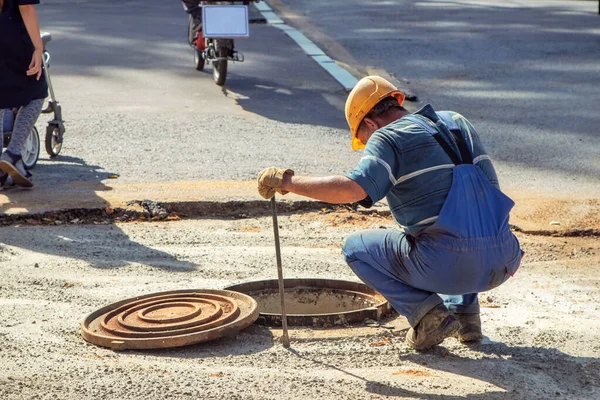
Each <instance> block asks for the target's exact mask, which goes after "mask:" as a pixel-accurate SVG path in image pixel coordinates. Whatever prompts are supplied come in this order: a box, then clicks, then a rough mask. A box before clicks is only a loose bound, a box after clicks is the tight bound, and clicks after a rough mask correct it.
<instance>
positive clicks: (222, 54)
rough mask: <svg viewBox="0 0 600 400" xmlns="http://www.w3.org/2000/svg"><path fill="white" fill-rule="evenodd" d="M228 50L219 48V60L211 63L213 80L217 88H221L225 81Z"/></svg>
mask: <svg viewBox="0 0 600 400" xmlns="http://www.w3.org/2000/svg"><path fill="white" fill-rule="evenodd" d="M228 55H229V50H228V49H227V48H226V47H221V48H219V49H218V50H217V57H219V58H221V60H217V61H213V80H214V81H215V83H216V84H217V85H219V86H223V85H224V84H225V81H226V80H227V56H228Z"/></svg>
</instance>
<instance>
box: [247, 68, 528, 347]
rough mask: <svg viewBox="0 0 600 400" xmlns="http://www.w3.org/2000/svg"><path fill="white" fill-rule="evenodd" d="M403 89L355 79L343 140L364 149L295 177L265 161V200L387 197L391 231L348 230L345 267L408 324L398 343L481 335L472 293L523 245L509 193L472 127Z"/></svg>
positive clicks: (429, 343) (261, 186)
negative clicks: (339, 166) (330, 168)
mask: <svg viewBox="0 0 600 400" xmlns="http://www.w3.org/2000/svg"><path fill="white" fill-rule="evenodd" d="M403 101H404V94H403V93H402V92H401V91H399V90H397V88H396V87H394V85H392V84H391V83H390V82H388V81H386V80H385V79H383V78H381V77H378V76H369V77H366V78H363V79H361V80H360V81H359V82H358V84H357V85H356V87H355V88H354V89H353V90H352V92H351V93H350V95H349V97H348V100H347V102H346V119H347V121H348V124H349V125H350V131H351V133H352V148H353V149H354V150H360V149H363V148H364V149H365V151H364V156H363V157H362V159H361V160H360V161H359V163H358V165H357V166H356V168H355V169H354V171H352V172H351V173H349V174H348V175H346V176H328V177H307V176H297V175H295V174H294V171H292V170H289V169H279V168H267V169H265V170H263V171H262V172H261V173H260V174H259V176H258V191H259V193H260V194H261V195H262V196H263V197H264V198H266V199H269V198H271V197H273V195H274V194H275V192H278V193H280V194H286V193H288V192H292V193H296V194H299V195H302V196H307V197H310V198H313V199H317V200H321V201H325V202H329V203H335V204H342V203H353V202H358V203H359V204H360V205H362V206H364V207H367V208H368V207H371V206H372V205H373V204H374V203H376V202H378V201H379V200H381V199H383V198H384V197H386V199H387V203H388V205H389V207H390V210H391V213H392V215H393V217H394V219H395V220H396V222H397V223H398V225H400V228H401V229H400V230H390V229H375V230H366V231H360V232H356V233H354V234H352V235H350V237H348V239H347V240H346V243H345V244H344V247H343V254H344V256H345V258H346V261H347V263H348V265H349V266H350V268H352V270H353V271H354V273H355V274H356V275H357V276H358V277H359V278H360V279H361V280H362V281H364V282H365V283H366V284H367V285H369V286H370V287H372V288H374V289H375V290H377V291H379V292H380V293H381V294H382V295H383V296H385V298H386V299H387V300H388V301H389V302H390V304H391V305H392V306H393V307H394V309H395V310H396V311H398V313H400V314H401V315H404V316H405V317H406V318H407V319H408V321H409V323H410V325H411V327H412V328H411V329H410V330H409V331H408V333H407V336H406V342H407V343H408V345H409V346H411V347H412V348H414V349H416V350H426V349H429V348H431V347H433V346H435V345H437V344H439V343H441V342H442V341H443V340H444V339H445V338H447V337H450V336H452V335H455V334H457V336H458V339H459V340H460V341H461V342H471V341H477V340H480V339H481V338H482V337H483V336H482V332H481V320H480V317H479V303H478V300H477V293H479V292H483V291H486V290H490V289H493V288H495V287H497V286H499V285H500V284H502V283H503V282H505V281H506V280H507V279H508V278H509V277H510V276H512V275H513V274H514V273H515V272H516V270H517V268H518V267H519V264H520V262H521V258H522V255H523V252H522V251H521V249H520V246H519V242H518V240H517V238H516V237H515V236H514V235H513V234H512V232H511V231H510V229H509V224H508V219H509V212H510V210H511V209H512V207H513V206H514V203H513V202H512V200H511V199H509V198H508V197H507V196H505V195H504V194H503V193H502V192H501V191H500V189H499V186H498V179H497V177H496V172H495V170H494V167H493V165H492V162H491V160H490V158H489V157H488V156H487V155H486V153H485V150H484V148H483V146H482V144H481V142H480V140H479V137H478V135H477V132H475V129H474V128H473V126H472V125H471V124H470V123H469V121H467V120H466V119H465V118H464V117H463V116H461V115H460V114H458V113H455V112H451V111H439V112H436V111H435V110H434V109H433V108H432V107H431V106H430V105H426V106H425V107H423V108H422V109H420V110H419V111H417V112H415V113H413V114H410V113H409V112H408V111H407V110H406V109H405V108H403V107H402V103H403Z"/></svg>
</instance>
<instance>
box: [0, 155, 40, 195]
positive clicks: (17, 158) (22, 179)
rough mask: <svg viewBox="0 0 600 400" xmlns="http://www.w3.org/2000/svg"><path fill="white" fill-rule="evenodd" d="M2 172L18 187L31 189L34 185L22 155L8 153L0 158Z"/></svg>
mask: <svg viewBox="0 0 600 400" xmlns="http://www.w3.org/2000/svg"><path fill="white" fill-rule="evenodd" d="M0 170H2V171H4V172H6V173H7V174H8V175H10V177H11V178H12V180H13V181H14V182H15V184H16V185H18V186H21V187H26V188H30V187H32V186H33V183H32V182H31V181H30V180H29V178H31V174H30V173H29V171H27V170H26V169H25V165H24V164H23V160H22V159H21V155H15V154H12V153H10V152H8V151H5V152H4V153H2V156H0Z"/></svg>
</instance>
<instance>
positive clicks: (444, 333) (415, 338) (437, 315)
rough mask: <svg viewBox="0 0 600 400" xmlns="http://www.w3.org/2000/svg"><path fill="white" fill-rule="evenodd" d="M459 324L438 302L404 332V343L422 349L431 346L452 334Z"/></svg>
mask: <svg viewBox="0 0 600 400" xmlns="http://www.w3.org/2000/svg"><path fill="white" fill-rule="evenodd" d="M459 328H460V324H459V323H458V321H457V320H456V318H454V316H453V315H452V314H451V313H450V311H448V309H447V308H446V306H444V305H443V304H439V305H437V306H435V307H434V308H432V309H431V310H430V311H429V312H428V313H427V314H425V316H424V317H423V318H422V319H421V320H420V321H419V323H418V324H417V325H416V326H415V327H414V328H410V329H409V330H408V332H407V333H406V343H407V344H408V345H409V346H410V347H412V348H413V349H415V350H418V351H423V350H428V349H430V348H432V347H433V346H436V345H438V344H440V343H442V342H443V341H444V339H446V338H447V337H450V336H452V335H454V334H455V333H456V332H457V331H458V329H459Z"/></svg>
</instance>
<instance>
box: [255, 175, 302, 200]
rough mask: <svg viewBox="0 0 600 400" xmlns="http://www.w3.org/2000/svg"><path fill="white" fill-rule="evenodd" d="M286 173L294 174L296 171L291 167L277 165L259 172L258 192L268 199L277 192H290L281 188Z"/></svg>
mask: <svg viewBox="0 0 600 400" xmlns="http://www.w3.org/2000/svg"><path fill="white" fill-rule="evenodd" d="M285 174H290V175H294V171H292V170H291V169H282V168H275V167H271V168H267V169H263V170H262V171H261V172H260V174H258V179H257V181H256V183H257V184H258V193H259V194H260V195H261V196H262V197H264V198H265V199H267V200H269V199H270V198H271V197H273V196H275V192H277V193H279V194H288V193H289V192H287V191H285V190H283V189H281V185H282V184H283V176H284V175H285Z"/></svg>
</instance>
